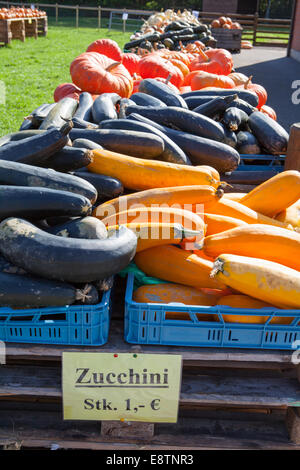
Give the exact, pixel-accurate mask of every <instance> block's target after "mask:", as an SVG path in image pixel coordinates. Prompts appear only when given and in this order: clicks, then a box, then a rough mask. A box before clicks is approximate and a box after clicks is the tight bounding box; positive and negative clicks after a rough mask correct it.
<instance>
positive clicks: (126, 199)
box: [94, 185, 223, 219]
mask: <svg viewBox="0 0 300 470" xmlns="http://www.w3.org/2000/svg"><path fill="white" fill-rule="evenodd" d="M222 195H223V191H222V190H220V189H216V188H213V187H212V186H204V185H203V186H198V185H194V186H173V187H169V188H154V189H147V190H145V191H138V192H136V193H131V194H126V195H124V196H120V197H118V198H115V199H111V200H110V201H107V202H104V203H103V204H101V205H99V206H98V207H97V208H96V210H95V211H94V215H95V216H96V217H98V218H99V219H103V218H104V217H107V216H109V215H113V214H115V213H117V212H124V211H125V210H128V209H130V208H132V207H133V206H144V207H150V206H153V205H155V206H161V207H174V208H175V207H177V208H181V209H186V210H191V211H193V212H197V207H196V205H197V204H198V209H199V211H201V205H202V204H204V203H207V202H214V201H217V200H218V199H219V198H220V197H222Z"/></svg>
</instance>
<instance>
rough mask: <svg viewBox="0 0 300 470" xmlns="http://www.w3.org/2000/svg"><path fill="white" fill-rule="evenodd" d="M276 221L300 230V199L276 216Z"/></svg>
mask: <svg viewBox="0 0 300 470" xmlns="http://www.w3.org/2000/svg"><path fill="white" fill-rule="evenodd" d="M276 219H277V220H279V221H280V222H284V223H286V224H291V225H292V226H293V227H295V228H298V229H299V228H300V199H298V201H297V202H295V203H294V204H292V205H291V206H289V207H287V208H286V209H285V210H284V211H282V212H279V214H277V215H276Z"/></svg>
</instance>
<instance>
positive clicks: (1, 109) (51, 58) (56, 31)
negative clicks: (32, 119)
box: [0, 22, 131, 136]
mask: <svg viewBox="0 0 300 470" xmlns="http://www.w3.org/2000/svg"><path fill="white" fill-rule="evenodd" d="M130 34H131V33H130V32H126V33H125V34H124V33H123V32H122V31H120V30H108V29H104V28H102V29H100V30H99V29H98V28H97V23H95V27H91V26H90V27H80V28H79V29H76V28H74V26H73V25H72V24H70V26H69V27H65V25H64V26H62V25H60V23H58V25H57V26H56V25H54V24H51V22H50V26H49V31H48V35H47V37H45V38H44V37H40V38H38V39H37V40H35V39H34V38H28V39H26V40H25V42H24V43H22V42H21V41H17V40H15V41H12V44H11V45H9V46H6V47H0V81H2V83H0V85H1V86H0V93H1V90H2V88H3V83H4V87H5V95H6V100H5V104H1V102H2V101H3V100H1V96H0V136H2V135H5V134H7V133H9V132H13V131H17V130H18V129H19V127H20V125H21V123H22V121H23V118H24V117H25V116H27V115H28V114H30V112H31V111H32V110H34V109H35V108H37V107H38V106H39V105H40V104H42V103H52V102H53V91H54V89H55V88H56V86H57V85H59V84H60V83H64V82H70V81H71V77H70V73H69V66H70V63H71V62H72V60H73V59H74V58H75V57H76V56H77V55H79V54H80V53H82V52H84V51H85V50H86V48H87V46H88V45H89V44H90V43H91V42H92V41H94V40H96V39H99V38H104V37H107V38H111V39H114V40H115V41H117V42H118V44H119V45H120V47H123V45H124V44H125V43H126V42H127V41H128V40H129V37H130Z"/></svg>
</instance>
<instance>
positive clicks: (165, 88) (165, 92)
mask: <svg viewBox="0 0 300 470" xmlns="http://www.w3.org/2000/svg"><path fill="white" fill-rule="evenodd" d="M139 92H141V93H145V94H148V95H150V96H152V97H154V98H157V99H159V100H160V101H162V102H163V103H165V104H166V105H167V106H176V107H179V108H185V109H186V108H187V104H186V102H185V101H184V99H183V98H182V97H181V96H180V95H179V93H178V94H176V93H175V92H173V91H172V90H171V88H170V87H169V85H167V84H166V83H163V82H159V81H157V80H155V79H153V78H146V79H144V80H142V81H141V82H140V84H139Z"/></svg>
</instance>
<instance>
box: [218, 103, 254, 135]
mask: <svg viewBox="0 0 300 470" xmlns="http://www.w3.org/2000/svg"><path fill="white" fill-rule="evenodd" d="M222 121H223V123H224V124H225V126H226V127H227V129H229V130H230V131H234V132H235V131H237V130H239V129H245V128H246V125H247V122H248V114H247V113H245V112H244V111H243V110H242V109H239V108H228V109H226V111H225V113H224V115H223V119H222Z"/></svg>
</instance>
